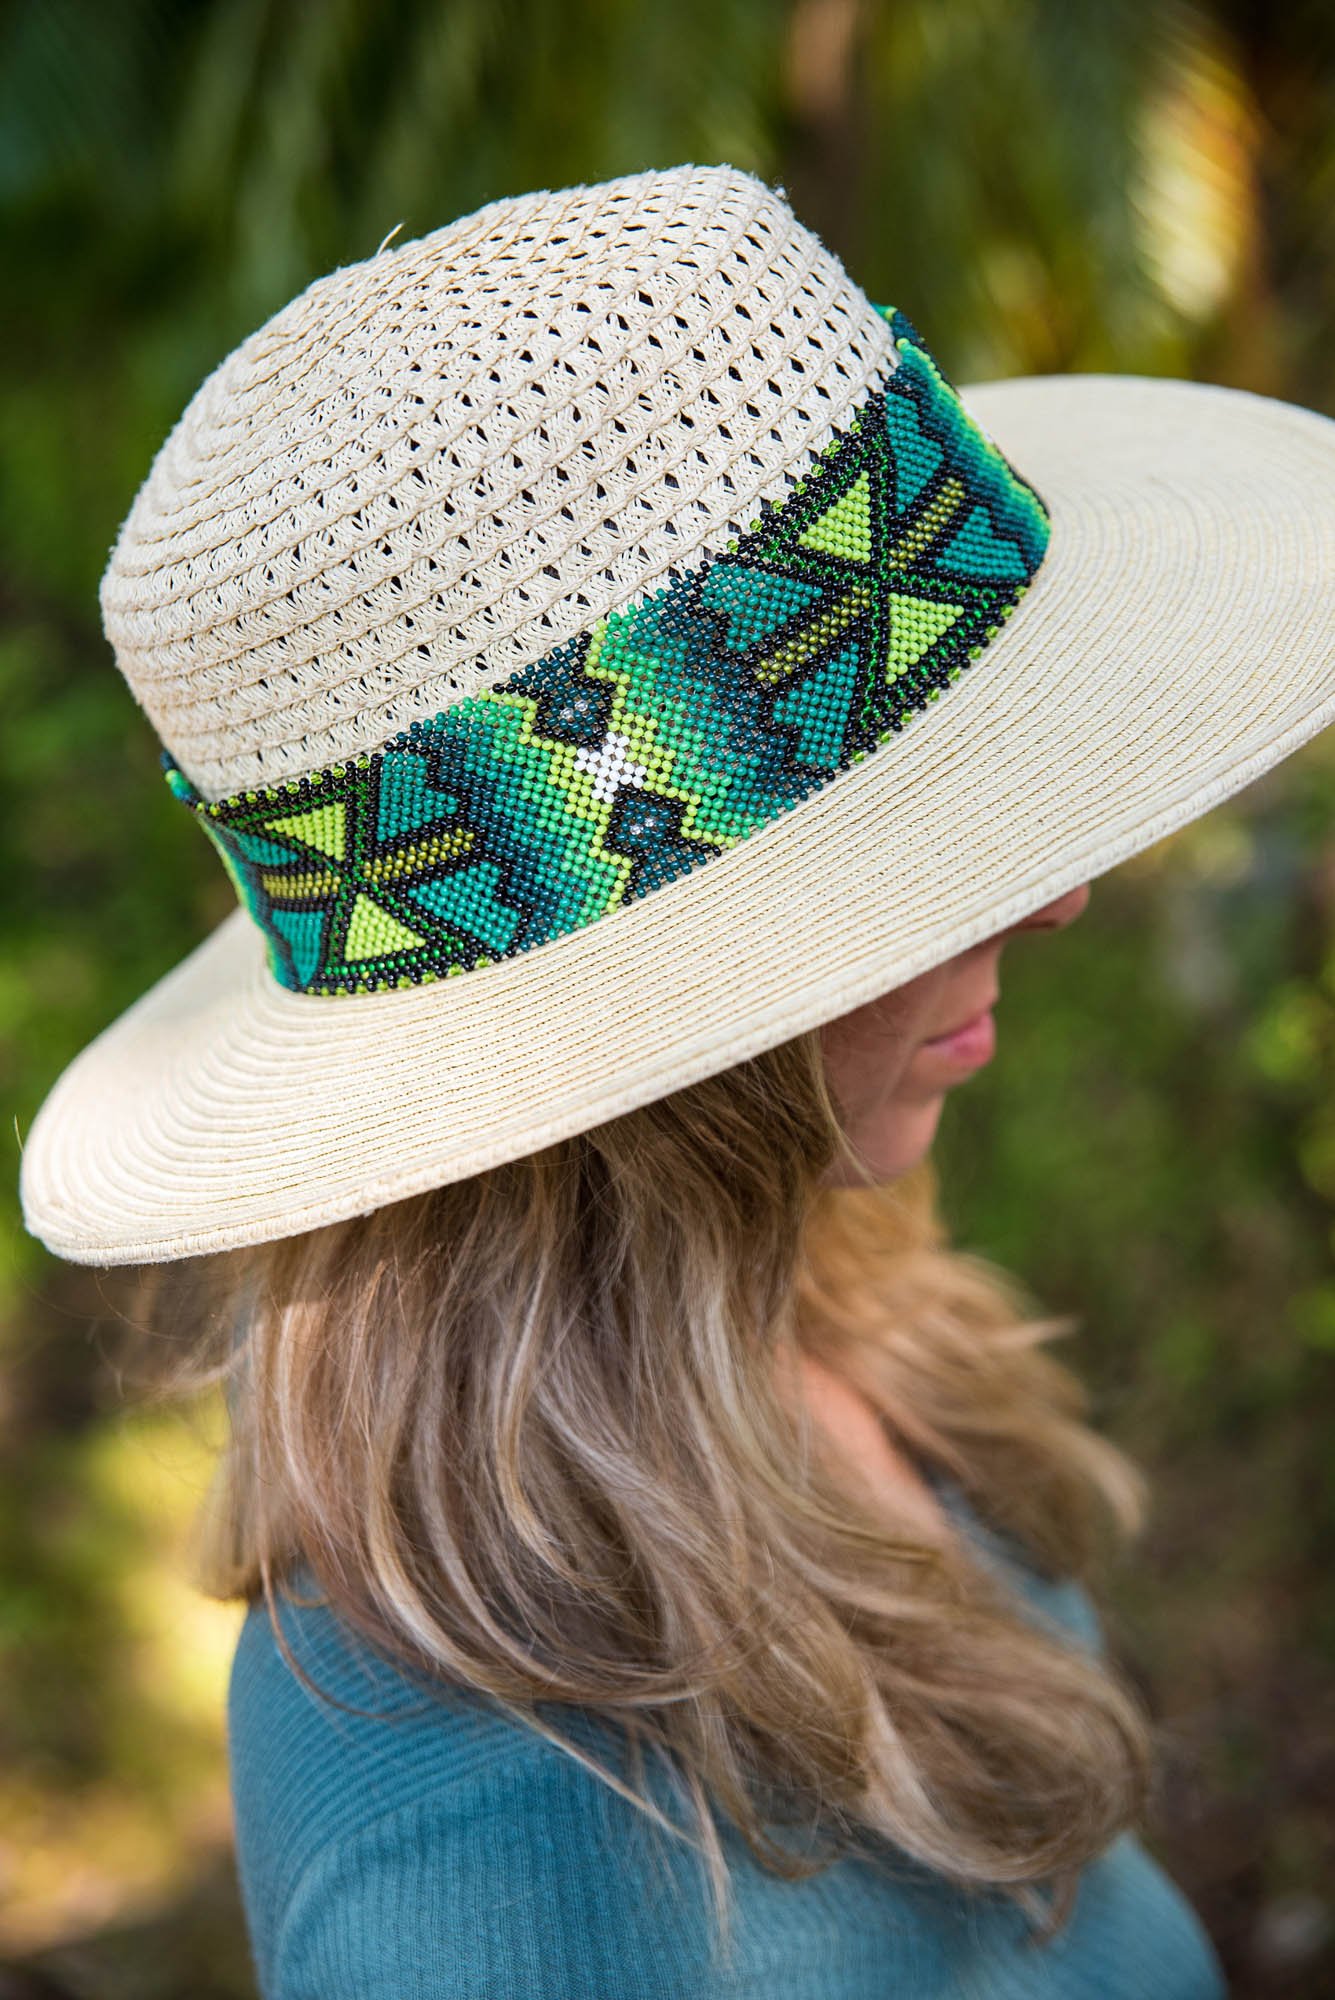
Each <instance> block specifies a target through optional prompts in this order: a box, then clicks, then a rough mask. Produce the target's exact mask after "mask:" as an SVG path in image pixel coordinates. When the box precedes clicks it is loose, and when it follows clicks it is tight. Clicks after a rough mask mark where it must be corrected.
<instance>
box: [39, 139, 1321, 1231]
mask: <svg viewBox="0 0 1335 2000" xmlns="http://www.w3.org/2000/svg"><path fill="white" fill-rule="evenodd" d="M887 226H888V227H893V222H892V221H888V223H887ZM895 247H896V246H895V245H894V244H893V243H889V244H888V245H887V254H888V255H893V254H894V252H895ZM929 331H930V329H929ZM986 331H987V330H986V329H980V333H981V334H982V335H984V336H985V335H986ZM994 440H995V442H993V441H994ZM1015 468H1018V470H1016V469H1015ZM1040 496H1041V497H1040ZM102 607H103V616H104V620H105V624H106V628H107V632H108V635H109V637H110V639H111V641H112V643H113V645H114V648H115V652H116V658H117V663H118V665H119V666H120V668H121V669H122V671H123V673H124V675H125V677H126V680H127V682H128V684H129V686H130V689H131V690H132V692H133V694H134V696H135V698H136V699H137V701H138V702H139V703H140V705H141V707H142V708H143V710H144V712H145V714H146V716H147V719H148V722H149V724H150V725H151V727H152V731H153V733H154V734H155V735H156V737H157V739H158V741H159V743H161V744H162V745H165V746H166V749H167V751H168V753H169V754H168V776H169V780H170V782H171V785H172V787H173V789H174V790H175V791H176V792H177V793H178V794H179V796H180V798H181V799H182V800H183V801H184V802H185V805H186V807H187V808H188V810H189V811H190V812H192V813H193V814H194V815H195V816H196V817H198V819H199V820H200V823H201V825H202V826H203V827H204V828H205V829H206V831H207V832H208V833H209V835H210V836H211V837H212V839H213V841H214V843H215V844H216V846H217V847H218V849H219V850H220V851H221V854H222V857H223V859H224V861H225V862H226V863H227V865H228V867H229V869H230V871H231V874H232V876H233V879H234V881H235V884H236V887H237V890H238V893H239V897H240V902H241V904H242V906H243V907H241V908H238V909H236V910H234V911H233V912H232V914H231V915H229V916H228V917H226V918H225V920H224V921H223V922H222V923H221V924H220V925H219V926H218V928H217V929H216V930H215V931H214V932H213V933H212V934H211V935H210V936H209V937H207V938H205V939H204V940H203V942H202V943H200V944H199V945H198V946H197V947H196V948H195V949H194V950H193V951H192V952H191V953H190V955H189V956H188V957H187V958H185V959H184V960H183V961H182V962H181V964H179V965H178V966H177V967H176V968H175V969H174V970H173V971H172V972H170V973H168V974H167V976H166V977H165V978H163V979H162V980H160V981H159V982H158V983H157V985H155V986H154V987H153V988H152V989H151V990H150V991H149V992H148V993H146V994H145V995H144V996H143V997H142V998H141V999H140V1000H139V1001H138V1002H137V1003H136V1004H135V1005H134V1006H133V1007H131V1008H130V1009H129V1010H128V1012H126V1013H125V1014H123V1015H122V1016H121V1017H120V1019H118V1020H116V1021H114V1022H112V1023H111V1025H110V1026H109V1027H108V1028H107V1029H106V1030H105V1031H104V1032H103V1034H102V1035H101V1036H99V1037H98V1039H97V1040H96V1041H95V1042H93V1043H92V1044H91V1046H90V1047H88V1048H86V1049H85V1050H83V1052H82V1053H81V1054H79V1055H77V1056H76V1057H75V1058H74V1060H73V1061H72V1062H71V1063H70V1064H69V1066H68V1067H67V1068H66V1070H65V1071H64V1073H63V1074H62V1075H61V1076H60V1078H59V1079H58V1080H57V1081H56V1083H55V1084H54V1086H53V1088H52V1090H51V1092H50V1094H49V1096H48V1098H47V1100H46V1102H45V1104H44V1105H43V1106H42V1108H41V1110H40V1112H39V1113H38V1116H37V1118H36V1120H35V1122H34V1123H33V1125H32V1128H31V1130H30V1131H29V1132H28V1133H27V1135H26V1141H25V1145H24V1152H23V1167H22V1193H23V1203H24V1213H25V1216H26V1218H27V1221H28V1226H29V1227H30V1228H31V1229H32V1230H33V1231H34V1232H35V1233H36V1234H38V1235H39V1236H40V1237H42V1238H43V1240H44V1241H45V1242H46V1243H48V1244H49V1245H50V1246H51V1248H52V1249H54V1250H57V1251H59V1252H61V1253H62V1254H64V1255H67V1256H70V1257H74V1258H77V1259H80V1260H82V1261H85V1262H89V1263H98V1264H116V1263H125V1262H131V1261H139V1260H156V1259H165V1258H174V1257H184V1256H191V1255H195V1254H199V1253H202V1252H206V1251H213V1250H221V1249H227V1248H230V1247H233V1246H237V1245H243V1244H251V1243H257V1242H261V1241H264V1240H268V1239H272V1238H275V1237H282V1236H288V1235H293V1234H296V1233H298V1232H300V1231H304V1230H308V1229H315V1228H318V1227H322V1226H324V1225H326V1224H330V1223H335V1222H338V1221H340V1220H341V1219H343V1218H345V1217H349V1216H353V1215H358V1214H363V1213H365V1212H367V1211H368V1210H370V1209H375V1208H378V1207H380V1206H382V1205H384V1204H386V1203H390V1202H395V1201H398V1200H401V1199H404V1198H406V1197H408V1196H410V1195H413V1194H416V1193H418V1192H420V1191H422V1190H424V1189H429V1188H434V1187H440V1186H442V1185H444V1184H445V1183H446V1182H449V1181H453V1180H457V1179H460V1178H462V1177H464V1176H466V1175H470V1174H476V1173H480V1172H482V1171H483V1170H485V1169H487V1168H490V1167H492V1166H495V1165H498V1164H501V1163H503V1162H505V1161H509V1160H514V1159H516V1158H518V1157H520V1156H522V1155H524V1154H527V1153H532V1152H534V1151H536V1150H538V1149H539V1148H542V1147H545V1146H549V1145H551V1144H553V1143H555V1142H557V1141H559V1140H561V1139H563V1138H566V1137H567V1136H569V1135H571V1134H574V1133H578V1132H582V1131H585V1130H587V1129H589V1128H590V1127H592V1126H596V1125H598V1124H599V1123H601V1122H602V1121H604V1120H607V1119H611V1118H615V1117H617V1116H618V1115H619V1114H621V1113H623V1112H627V1111H630V1110H632V1109H634V1108H635V1107H636V1106H637V1105H643V1104H645V1103H648V1102H649V1101H651V1100H653V1099H655V1098H660V1097H663V1096H664V1095H666V1094H667V1093H669V1092H672V1091H675V1090H678V1089H681V1088H683V1087H684V1086H687V1085H689V1084H691V1083H693V1082H695V1081H697V1080H698V1079H700V1078H703V1077H706V1076H710V1075H713V1074H715V1073H717V1072H718V1071H721V1070H723V1069H726V1068H727V1067H729V1066H730V1065H732V1064H735V1063H739V1062H741V1061H743V1060H744V1059H746V1058H747V1057H749V1056H752V1055H755V1054H756V1053H758V1052H759V1051H761V1050H764V1049H769V1048H773V1047H775V1046H776V1045H778V1044H779V1043H781V1042H783V1041H785V1040H787V1039H789V1038H790V1037H792V1036H796V1035H799V1034H802V1033H803V1032H805V1031H809V1030H813V1029H816V1028H818V1027H820V1026H821V1025H822V1024H823V1023H825V1022H828V1021H831V1020H833V1019H835V1018H836V1017H837V1016H839V1015H841V1014H843V1013H845V1012H847V1011H849V1010H851V1009H853V1008H855V1007H857V1006H859V1005H860V1004H862V1003H863V1002H865V1001H869V1000H872V999H874V998H876V997H878V996H880V995H882V994H884V993H886V992H887V991H889V990H891V989H893V988H896V987H899V986H901V985H903V984H904V983H905V982H907V981H911V980H913V979H915V978H917V977H918V976H919V975H921V974H924V973H928V972H931V971H932V970H934V969H936V968H940V967H942V966H944V965H945V964H946V962H947V961H948V960H950V959H952V958H953V957H955V956H956V955H957V954H959V953H961V952H965V951H968V950H970V949H971V948H973V947H974V946H977V945H978V944H980V943H981V942H983V941H986V940H989V939H992V938H995V937H996V936H997V935H998V933H1000V932H1002V931H1004V930H1005V929H1007V928H1008V927H1009V926H1011V925H1013V924H1015V923H1017V922H1019V921H1020V919H1022V918H1023V917H1025V916H1026V915H1028V914H1029V913H1031V912H1032V911H1034V910H1037V909H1038V908H1040V907H1041V906H1042V905H1043V904H1045V903H1046V902H1048V901H1050V900H1051V899H1053V898H1054V897H1056V896H1059V895H1061V894H1062V893H1063V892H1064V891H1066V890H1068V889H1070V888H1072V887H1074V886H1075V885H1076V884H1078V883H1080V882H1084V881H1088V880H1090V879H1091V878H1093V877H1095V876H1097V875H1099V874H1100V873H1102V872H1103V871H1104V870H1106V869H1108V868H1111V867H1113V866H1114V865H1115V864H1116V863H1118V862H1120V861H1121V860H1123V859H1124V858H1126V857H1127V856H1129V855H1132V854H1135V853H1137V852H1139V851H1140V850H1141V849H1143V848H1145V847H1147V846H1149V845H1150V844H1151V843H1152V842H1154V841H1157V840H1159V839H1161V838H1162V837H1163V836H1164V835H1166V834H1168V833H1171V832H1172V831H1173V830H1174V829H1175V828H1177V827H1180V826H1183V825H1185V824H1186V823H1187V822H1188V821H1189V820H1191V819H1192V818H1194V817H1196V816H1197V815H1199V814H1201V813H1203V812H1206V811H1208V810H1209V809H1210V808H1211V807H1212V806H1214V805H1216V804H1217V803H1218V802H1219V801H1220V800H1222V799H1224V798H1227V797H1228V796H1229V795H1230V794H1232V793H1234V792H1236V791H1238V790H1239V789H1240V788H1241V787H1242V786H1244V785H1246V784H1248V783H1249V782H1250V781H1251V780H1252V779H1254V778H1257V777H1259V776H1260V775H1261V774H1262V773H1263V772H1265V771H1267V770H1269V769H1270V768H1271V767H1272V766H1273V765H1275V764H1276V763H1278V762H1279V761H1280V759H1281V758H1283V757H1285V756H1287V755H1289V754H1290V753H1291V752H1292V751H1294V750H1296V749H1297V748H1298V747H1299V746H1300V745H1301V744H1303V743H1305V742H1306V741H1308V739H1309V738H1311V737H1312V736H1314V735H1315V734H1316V733H1317V732H1318V731H1319V730H1320V729H1322V728H1324V727H1325V726H1326V724H1327V723H1328V722H1330V721H1331V720H1332V719H1335V425H1332V424H1331V423H1330V422H1329V421H1328V420H1327V419H1325V418H1323V417H1319V416H1317V415H1315V414H1314V413H1312V412H1311V411H1308V410H1301V409H1296V408H1293V407H1290V406H1288V405H1286V404H1282V403H1277V402H1274V401H1272V400H1270V399H1267V398H1263V397H1256V396H1248V395H1244V394H1241V393H1237V392H1233V391H1229V390H1224V389H1216V388H1210V387H1205V386H1202V385H1198V384H1190V383H1180V382H1167V381H1151V380H1143V379H1132V378H1126V377H1118V376H1092V375H1086V376H1068V377H1060V378H1058V377H1052V378H1031V379H1027V380H1023V379H1022V380H1013V381H1005V382H995V383H991V384H984V385H974V386H972V387H970V386H968V385H965V386H963V387H961V388H960V389H959V390H958V391H956V390H954V389H952V388H950V387H949V386H948V385H947V384H946V382H945V381H944V379H943V377H942V374H941V371H940V370H939V368H938V367H937V365H936V364H935V363H934V362H933V360H932V359H931V357H930V355H929V353H928V351H927V349H926V348H925V347H924V346H923V344H922V342H921V341H920V340H919V338H918V336H917V335H916V334H915V333H914V332H913V330H912V328H911V327H910V326H909V325H908V323H907V321H905V320H903V319H902V318H901V317H899V316H898V315H894V314H890V315H887V314H884V313H882V312H879V311H878V310H877V309H876V308H874V307H873V306H872V305H871V304H870V302H869V301H868V300H867V299H866V297H865V296H864V294H863V293H862V292H861V291H860V290H859V288H858V286H857V285H856V284H855V283H854V282H853V280H852V279H851V278H850V277H849V275H848V273H847V272H846V271H845V270H844V269H843V268H842V266H841V265H840V264H839V263H838V261H837V259H835V258H834V257H832V256H831V255H830V253H829V252H828V251H827V250H826V249H825V248H824V246H823V245H822V244H820V243H819V242H818V241H817V239H816V238H815V237H814V236H813V235H812V234H811V232H810V231H808V230H806V229H804V228H803V227H802V225H801V223H800V222H799V221H798V220H797V219H796V218H795V217H794V216H793V214H792V213H791V211H790V210H789V208H788V207H787V204H786V203H785V202H784V201H783V199H782V198H781V197H780V196H779V195H778V194H776V193H775V191H774V190H773V189H771V188H768V187H766V186H764V185H763V183H761V182H759V181H757V180H755V179H753V178H752V177H751V176H749V175H746V174H739V173H735V172H733V171H732V170H731V169H728V168H698V167H683V168H680V169H677V170H674V171H672V172H670V173H664V174H647V175H639V176H635V177H632V178H630V179H628V180H624V181H617V182H611V183H608V184H607V185H605V186H602V187H591V188H575V189H565V190H562V191H559V192H557V193H541V194H535V195H530V196H522V197H519V198H516V199H513V200H505V201H501V202H497V203H494V204H492V205H491V206H490V207H489V208H487V209H484V210H482V211H480V212H479V213H478V214H477V215H475V216H467V217H464V218H463V219H462V220H461V221H459V222H457V223H454V224H451V225H450V226H449V227H447V228H445V229H442V230H438V231H436V232H434V233H433V234H432V235H430V236H427V237H424V238H422V239H421V240H420V241H419V242H416V243H407V244H402V245H399V246H396V247H394V248H393V249H388V250H384V251H382V252H379V253H377V255H376V256H374V257H372V258H369V259H367V260H366V261H365V262H364V263H361V264H354V265H351V266H349V267H347V268H346V269H344V270H340V271H335V272H333V273H331V274H330V275H329V276H327V277H325V278H321V279H319V280H318V281H317V282H316V283H315V284H314V285H312V286H311V287H310V288H309V289H308V291H307V292H305V293H303V294H302V296H301V297H300V298H298V299H296V300H294V301H293V302H292V303H291V304H290V305H289V306H287V307H285V308H284V309H283V310H282V311H281V312H280V313H278V314H277V315H276V316H275V317H274V318H273V319H272V320H271V321H270V322H269V323H268V324H267V325H265V326H264V327H262V328H260V330H259V331H258V332H257V333H256V334H254V335H253V336H252V337H251V338H250V339H249V340H247V341H245V342H243V343H242V345H241V346H240V347H239V348H238V349H237V350H236V352H235V353H234V354H233V355H231V356H229V357H228V358H227V360H225V361H224V362H223V363H222V365H221V366H220V367H219V369H218V370H217V371H216V372H215V373H214V375H212V376H211V377H210V378H209V379H208V381H206V382H205V383H204V384H203V385H202V386H201V388H200V390H199V391H198V393H197V394H196V396H195V397H194V398H193V399H192V401H191V403H190V405H189V406H188V408H187V410H186V411H185V413H184V414H183V416H182V418H181V420H180V422H179V423H178V425H177V426H176V428H175V430H174V431H173V432H172V434H171V436H170V437H169V438H168V439H167V441H166V442H165V444H164V445H163V447H162V449H161V451H160V452H159V454H158V456H157V459H156V460H155V462H154V465H153V467H152V470H151V471H150V473H149V476H148V478H147V480H146V481H145V484H144V486H143V488H142V489H141V491H140V493H139V495H138V496H137V498H136V499H135V502H134V505H133V506H132V508H131V510H130V513H129V516H128V517H127V520H126V522H125V525H124V527H123V529H122V531H121V535H120V537H119V539H118V541H117V544H116V548H115V550H114V551H113V553H112V558H111V561H110V564H109V566H108V569H107V573H106V576H105V578H104V580H103V585H102ZM182 819H183V820H184V814H183V815H182ZM183 835H184V827H183ZM144 893H151V885H147V884H146V885H145V888H144ZM1112 978H1113V973H1112V972H1111V971H1110V973H1109V984H1108V985H1107V987H1106V989H1100V990H1098V991H1095V992H1091V994H1090V996H1089V1004H1090V1006H1091V1008H1094V1007H1098V1008H1101V1009H1105V1008H1108V1007H1119V1006H1122V1005H1123V1004H1126V1003H1127V1002H1128V1001H1129V1000H1130V997H1131V996H1126V995H1122V994H1120V993H1118V992H1117V991H1116V990H1115V988H1114V986H1113V985H1112V983H1111V981H1112ZM946 979H947V983H948V979H949V975H946ZM347 995H351V996H352V997H351V998H350V1000H349V1001H348V1003H347V1004H340V1005H337V1006H334V1005H331V1004H330V999H331V997H332V996H347ZM1003 1026H1004V1024H1003Z"/></svg>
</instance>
